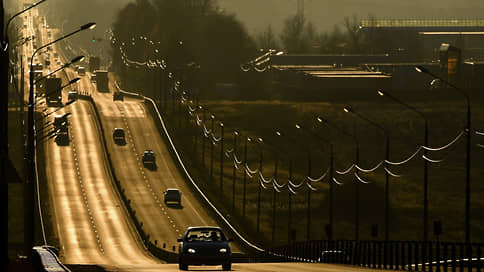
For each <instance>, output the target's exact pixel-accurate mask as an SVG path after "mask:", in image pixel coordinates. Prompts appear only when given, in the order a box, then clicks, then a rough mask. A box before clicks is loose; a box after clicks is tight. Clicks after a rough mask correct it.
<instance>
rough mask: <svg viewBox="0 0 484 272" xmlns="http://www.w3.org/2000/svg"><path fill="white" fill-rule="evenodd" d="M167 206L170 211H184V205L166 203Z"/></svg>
mask: <svg viewBox="0 0 484 272" xmlns="http://www.w3.org/2000/svg"><path fill="white" fill-rule="evenodd" d="M165 205H166V206H167V207H168V208H170V209H174V210H181V209H183V205H182V204H181V203H180V204H178V203H166V202H165Z"/></svg>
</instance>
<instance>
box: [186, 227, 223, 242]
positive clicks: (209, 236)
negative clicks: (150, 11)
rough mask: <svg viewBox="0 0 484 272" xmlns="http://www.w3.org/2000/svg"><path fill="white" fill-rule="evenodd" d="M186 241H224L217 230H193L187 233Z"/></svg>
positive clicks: (221, 234)
mask: <svg viewBox="0 0 484 272" xmlns="http://www.w3.org/2000/svg"><path fill="white" fill-rule="evenodd" d="M186 240H187V241H188V242H220V241H225V240H226V239H225V236H224V234H223V233H222V232H221V231H220V230H218V229H194V230H190V231H188V233H187V235H186Z"/></svg>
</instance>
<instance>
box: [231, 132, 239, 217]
mask: <svg viewBox="0 0 484 272" xmlns="http://www.w3.org/2000/svg"><path fill="white" fill-rule="evenodd" d="M239 134H240V133H239V132H238V131H237V130H234V143H233V145H234V151H233V152H234V162H233V164H234V166H233V169H232V170H233V172H232V213H234V211H235V181H236V179H237V168H236V166H237V161H236V156H237V137H238V136H239Z"/></svg>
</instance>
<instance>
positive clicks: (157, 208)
mask: <svg viewBox="0 0 484 272" xmlns="http://www.w3.org/2000/svg"><path fill="white" fill-rule="evenodd" d="M35 15H36V13H35V12H31V14H30V16H28V19H27V22H28V24H27V29H25V30H24V31H25V32H24V33H25V36H27V34H28V35H32V33H35V31H34V29H33V27H34V26H35V25H36V24H35V22H34V21H33V16H35ZM39 27H40V33H41V35H42V39H36V43H37V44H38V45H39V46H40V45H41V44H39V43H40V40H41V41H42V43H46V42H47V41H49V40H51V38H49V37H47V30H46V29H45V28H43V27H42V26H41V25H40V26H39ZM52 33H53V34H52V35H54V33H55V32H54V30H53V31H52ZM32 46H33V43H32V42H29V43H27V44H26V45H25V46H24V48H23V49H22V54H23V55H24V56H27V57H29V56H30V55H31V54H32V52H33V48H32ZM54 48H55V46H54ZM54 50H55V51H57V52H58V53H59V55H60V61H61V62H62V63H64V62H65V61H68V60H67V59H66V58H65V57H63V54H62V52H61V49H60V48H57V49H54ZM50 58H51V63H52V64H51V66H50V69H51V70H53V69H55V68H56V67H58V66H57V65H58V64H56V62H55V59H54V58H53V57H52V54H51V57H50ZM42 60H43V58H40V57H39V60H38V61H42ZM24 61H25V63H27V58H26V57H24ZM46 73H48V70H47V69H44V75H45V74H46ZM66 73H67V74H68V77H69V78H70V79H72V78H73V77H76V76H77V74H76V73H75V72H74V71H73V70H72V69H70V68H69V69H67V71H66ZM59 75H62V76H64V73H60V74H59ZM27 80H28V76H27V77H26V81H27ZM63 81H64V84H65V83H66V82H67V79H66V78H64V80H63ZM110 85H111V88H110V89H111V92H110V93H99V92H97V91H96V88H95V85H94V84H93V83H91V82H90V80H89V74H88V75H86V76H83V77H82V80H81V81H80V83H79V84H78V85H77V86H74V87H73V88H72V89H78V90H82V91H84V92H88V93H90V94H91V95H92V97H93V99H94V102H95V103H96V105H97V107H98V109H99V113H100V118H101V120H102V123H103V125H104V126H105V127H104V132H105V137H106V142H107V147H106V148H107V151H108V153H109V154H110V157H111V159H112V162H113V165H114V171H115V173H116V176H117V177H118V179H119V180H120V182H121V185H122V187H123V188H124V189H125V192H126V195H127V197H128V198H129V199H130V200H131V205H132V207H133V208H134V210H135V211H136V215H137V217H138V218H139V220H140V221H142V222H143V229H144V230H145V232H146V233H148V234H149V235H150V240H151V241H152V242H153V243H154V242H155V240H156V242H157V244H158V246H159V247H162V245H163V244H165V245H166V248H167V250H171V249H172V248H173V246H175V247H177V242H176V239H177V238H178V237H180V236H181V234H182V233H183V232H184V231H185V229H186V228H187V227H188V226H196V225H218V224H217V222H216V220H215V218H214V217H213V214H212V213H211V212H210V211H208V210H207V205H205V204H204V203H203V202H201V201H200V200H199V199H198V198H197V197H196V195H195V193H194V192H192V190H191V188H190V186H188V185H187V183H186V182H185V180H184V177H183V175H182V174H181V173H180V171H179V170H178V168H177V166H176V163H175V162H174V161H173V160H172V157H171V156H170V153H169V149H168V146H167V145H166V143H165V142H164V140H163V138H162V137H161V135H160V134H159V132H158V130H157V128H156V125H155V123H154V120H153V118H151V117H150V115H149V113H148V109H147V107H146V106H145V104H144V102H143V101H142V100H139V99H131V98H125V101H116V102H114V101H113V99H112V91H113V90H114V86H113V81H111V82H110ZM27 86H28V85H27ZM68 90H70V88H69V89H68ZM68 90H64V96H63V97H64V98H63V102H64V103H66V102H67V92H68ZM44 107H45V106H41V105H40V104H39V105H37V107H36V110H37V111H41V110H44V109H45V108H44ZM54 109H55V108H49V109H48V110H47V113H48V112H52V111H53V110H54ZM67 112H70V113H71V115H70V117H69V139H70V141H69V144H68V145H59V144H57V143H56V142H55V141H54V140H53V139H48V140H45V141H43V143H42V144H44V149H45V165H46V178H47V182H48V189H49V195H50V199H51V203H50V204H51V205H50V206H51V207H52V209H53V211H54V212H53V213H54V215H55V218H54V228H55V232H56V233H57V236H58V239H59V243H60V245H61V248H60V258H61V260H62V262H63V263H65V264H87V265H89V264H91V265H98V266H101V267H103V268H104V269H106V271H139V272H143V271H178V265H177V264H164V262H163V261H161V260H158V259H156V258H155V257H153V256H152V255H151V254H150V253H149V252H148V251H147V250H146V248H145V247H144V245H143V243H142V241H141V239H140V237H139V234H138V233H137V231H136V229H135V226H134V224H133V222H132V221H131V218H130V216H129V214H128V212H127V209H126V207H125V206H124V203H123V202H122V200H121V198H120V195H119V192H118V191H117V189H116V187H115V185H114V180H113V176H112V175H111V169H109V163H108V155H107V154H106V153H105V148H104V146H103V142H102V139H101V137H102V134H101V127H100V124H99V123H98V122H97V119H96V116H95V111H94V109H93V106H92V105H91V104H90V102H88V101H85V100H78V101H77V102H75V103H74V104H72V105H70V106H68V107H66V108H63V109H61V110H59V112H58V113H59V114H63V113H67ZM52 119H53V115H50V116H49V117H48V118H47V120H44V122H45V121H48V120H50V121H51V120H52ZM41 126H42V123H41V122H38V123H37V128H39V127H41ZM115 127H121V128H124V129H125V131H126V136H127V137H126V140H127V143H126V145H117V144H115V143H114V142H113V140H112V137H111V133H112V130H113V129H114V128H115ZM47 130H49V129H47V128H46V129H45V131H47ZM145 149H151V150H153V151H154V152H155V154H156V163H157V168H156V169H154V170H149V169H146V168H145V167H144V166H143V164H142V163H141V154H142V152H143V151H144V150H145ZM166 188H178V189H180V190H181V191H182V205H181V207H168V206H166V205H165V204H164V202H163V191H165V190H166ZM226 233H227V231H226ZM233 251H234V252H240V251H242V247H241V246H240V245H239V244H237V243H234V244H233ZM196 269H197V270H202V271H205V270H221V267H220V266H215V267H214V266H207V267H197V268H196ZM232 269H233V270H234V271H281V272H284V271H295V270H299V271H302V272H305V271H307V272H310V271H341V270H342V266H337V265H328V264H310V263H272V264H270V263H264V264H253V263H252V264H244V263H241V264H233V266H232ZM190 270H193V267H190ZM343 270H344V271H360V270H361V269H359V268H356V267H349V266H347V267H344V269H343Z"/></svg>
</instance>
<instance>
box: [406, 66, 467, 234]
mask: <svg viewBox="0 0 484 272" xmlns="http://www.w3.org/2000/svg"><path fill="white" fill-rule="evenodd" d="M415 70H417V72H419V73H425V74H428V75H429V76H431V77H433V78H435V79H438V80H440V81H442V82H444V83H445V84H446V85H447V86H449V87H451V88H452V89H454V90H455V91H457V92H459V93H460V94H462V95H463V96H464V97H465V99H466V109H467V121H466V130H467V135H466V181H465V239H466V243H470V241H471V224H470V220H471V140H472V139H471V135H472V131H471V128H472V126H471V101H470V97H469V94H468V93H467V92H466V91H464V90H463V89H461V88H459V87H457V86H456V85H454V84H452V83H450V82H449V81H447V80H445V79H443V78H442V77H439V76H437V75H435V74H434V73H432V72H430V70H428V69H427V68H425V67H423V66H416V67H415Z"/></svg>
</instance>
